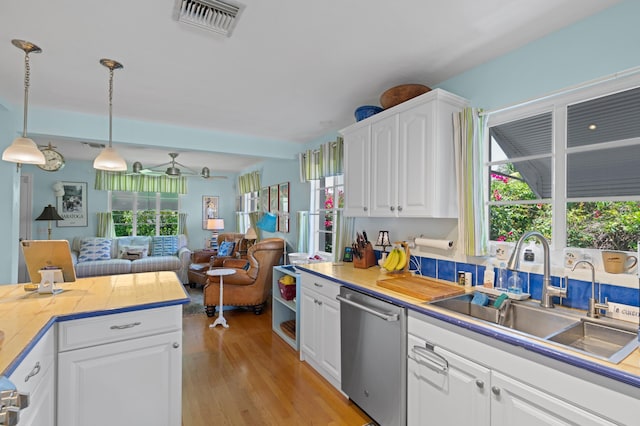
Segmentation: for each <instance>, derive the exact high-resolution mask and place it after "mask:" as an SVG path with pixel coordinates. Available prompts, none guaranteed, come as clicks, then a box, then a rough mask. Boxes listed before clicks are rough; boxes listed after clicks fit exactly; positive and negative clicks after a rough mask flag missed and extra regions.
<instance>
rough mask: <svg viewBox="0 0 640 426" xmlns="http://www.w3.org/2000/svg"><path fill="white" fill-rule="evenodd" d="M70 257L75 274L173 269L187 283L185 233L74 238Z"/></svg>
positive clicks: (107, 273) (187, 251) (112, 273)
mask: <svg viewBox="0 0 640 426" xmlns="http://www.w3.org/2000/svg"><path fill="white" fill-rule="evenodd" d="M71 257H72V259H73V263H74V267H75V270H76V276H77V277H79V278H82V277H95V276H101V275H118V274H129V273H137V272H155V271H175V272H176V274H177V275H178V278H179V279H180V282H182V283H183V284H187V283H188V282H189V281H188V277H187V271H188V269H189V261H190V257H191V250H189V249H188V248H187V237H186V235H177V236H159V237H142V236H136V237H116V238H100V237H75V238H74V239H73V241H72V242H71Z"/></svg>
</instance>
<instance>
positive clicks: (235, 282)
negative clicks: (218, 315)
mask: <svg viewBox="0 0 640 426" xmlns="http://www.w3.org/2000/svg"><path fill="white" fill-rule="evenodd" d="M283 252H284V240H283V239H281V238H267V239H265V240H262V241H260V242H258V243H256V244H254V245H253V246H251V247H250V248H249V250H248V252H247V259H246V260H244V259H227V260H225V261H224V262H223V265H222V266H223V267H225V268H233V269H235V271H236V272H235V274H233V275H225V276H224V288H223V292H224V295H223V298H224V304H225V305H229V306H249V307H252V308H253V312H254V313H255V314H256V315H260V314H261V313H262V310H263V309H264V306H265V303H266V301H267V299H268V298H269V292H270V290H271V285H272V277H273V267H274V266H276V265H279V264H280V260H281V259H282V254H283ZM247 266H248V268H247V269H246V270H245V268H246V267H247ZM219 303H220V277H213V276H209V277H208V279H207V284H206V285H205V286H204V305H205V307H206V312H207V315H208V316H210V317H211V316H213V315H214V314H215V308H216V306H218V304H219Z"/></svg>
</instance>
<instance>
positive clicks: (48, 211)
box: [36, 204, 64, 240]
mask: <svg viewBox="0 0 640 426" xmlns="http://www.w3.org/2000/svg"><path fill="white" fill-rule="evenodd" d="M36 220H48V221H49V227H48V230H49V235H48V238H47V239H48V240H50V239H51V221H52V220H64V218H63V217H62V216H60V215H59V214H58V212H57V211H56V208H55V207H53V206H52V205H51V204H49V205H48V206H47V207H45V208H44V210H43V211H42V213H40V216H38V217H36Z"/></svg>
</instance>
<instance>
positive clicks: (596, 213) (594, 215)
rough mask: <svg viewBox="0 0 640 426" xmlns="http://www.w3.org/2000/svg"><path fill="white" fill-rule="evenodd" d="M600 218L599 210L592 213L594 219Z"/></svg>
mask: <svg viewBox="0 0 640 426" xmlns="http://www.w3.org/2000/svg"><path fill="white" fill-rule="evenodd" d="M600 216H602V212H601V211H600V210H596V211H595V212H593V217H595V218H596V219H597V218H599V217H600Z"/></svg>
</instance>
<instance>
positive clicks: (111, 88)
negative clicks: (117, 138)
mask: <svg viewBox="0 0 640 426" xmlns="http://www.w3.org/2000/svg"><path fill="white" fill-rule="evenodd" d="M112 111H113V68H112V67H111V68H109V148H111V139H112V136H111V131H112V130H111V129H112V125H111V122H112V120H113V118H112V114H113V112H112Z"/></svg>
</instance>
